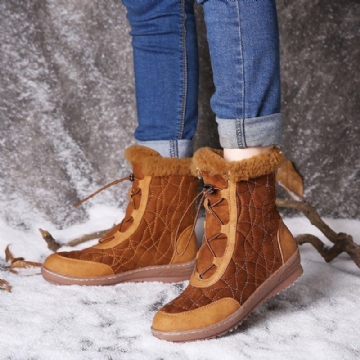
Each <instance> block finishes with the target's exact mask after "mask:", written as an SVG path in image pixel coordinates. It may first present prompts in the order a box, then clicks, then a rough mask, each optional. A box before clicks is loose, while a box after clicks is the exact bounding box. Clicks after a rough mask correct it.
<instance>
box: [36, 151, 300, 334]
mask: <svg viewBox="0 0 360 360" xmlns="http://www.w3.org/2000/svg"><path fill="white" fill-rule="evenodd" d="M125 157H126V158H127V160H128V161H129V162H130V163H131V164H132V167H133V173H132V174H131V175H130V176H129V178H128V179H129V180H130V181H131V182H132V187H131V190H130V192H129V199H130V201H129V204H128V207H127V209H126V214H125V217H124V220H123V221H122V222H121V223H120V224H119V225H117V226H115V227H114V228H113V229H112V230H111V232H110V233H108V234H107V235H106V236H105V237H104V238H102V239H101V240H100V241H99V244H97V245H95V246H93V247H91V248H88V249H84V250H80V251H71V252H61V253H56V254H53V255H51V256H50V257H48V258H47V259H46V261H45V263H44V265H43V267H42V274H43V276H44V278H45V279H46V280H48V281H49V282H52V283H55V284H80V285H110V284H117V283H120V282H125V281H162V282H178V281H183V280H188V279H190V283H189V285H188V286H187V288H186V289H185V290H184V291H183V292H182V293H181V294H180V295H179V296H178V297H177V298H176V299H174V300H173V301H171V302H170V303H169V304H167V305H165V306H163V307H162V308H161V309H160V310H159V311H158V312H157V313H156V315H155V317H154V320H153V324H152V333H153V335H154V336H156V337H158V338H160V339H165V340H170V341H191V340H199V339H207V338H212V337H216V336H219V335H222V334H225V333H227V332H228V331H230V330H232V329H234V328H235V327H236V326H237V325H238V324H240V323H241V322H242V320H244V319H245V318H246V317H247V316H248V315H249V314H250V313H251V312H252V311H253V310H255V309H256V308H257V307H258V306H259V305H261V304H262V303H263V302H264V301H266V300H267V299H269V298H270V297H272V296H274V295H275V294H277V293H279V292H280V291H281V290H283V289H285V288H286V287H288V286H289V285H291V284H292V283H293V282H294V281H295V280H296V279H297V278H298V277H299V276H300V275H301V274H302V268H301V265H300V256H299V251H298V248H297V244H296V242H295V240H294V238H293V236H292V235H291V233H290V232H289V230H288V229H287V227H286V226H285V225H284V223H283V222H282V220H281V218H280V215H279V212H278V210H277V208H276V205H275V199H276V195H275V174H274V172H275V170H276V169H277V168H278V167H279V165H280V164H281V162H282V161H283V154H282V152H281V151H280V150H279V149H277V148H274V149H271V150H269V151H267V152H265V153H263V154H260V155H257V156H254V157H252V158H250V159H246V160H243V161H233V162H228V161H225V160H224V159H223V157H222V152H221V151H218V150H213V149H210V148H202V149H200V150H198V151H197V152H196V153H195V155H194V157H193V159H172V158H162V157H161V156H160V155H159V154H158V153H157V152H156V151H153V150H151V149H148V148H146V147H143V146H139V145H135V146H132V147H130V148H128V149H127V150H126V152H125ZM197 176H199V177H201V178H203V180H204V184H205V185H204V188H203V190H202V191H201V193H200V194H198V195H196V192H197V188H198V179H197ZM196 198H201V203H203V204H204V207H205V209H206V219H205V225H204V227H205V229H204V238H203V242H202V246H201V248H200V250H199V251H198V247H197V240H196V235H195V232H194V227H195V222H196V218H195V211H194V207H195V199H196Z"/></svg>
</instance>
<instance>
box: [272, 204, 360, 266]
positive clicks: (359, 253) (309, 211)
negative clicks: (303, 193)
mask: <svg viewBox="0 0 360 360" xmlns="http://www.w3.org/2000/svg"><path fill="white" fill-rule="evenodd" d="M276 205H277V206H279V207H283V208H291V209H295V210H298V211H300V212H302V213H303V214H304V215H305V216H306V217H307V218H308V219H309V220H310V223H311V224H312V225H314V226H316V227H317V228H318V229H319V230H320V231H321V232H322V233H323V234H324V235H325V236H326V238H327V239H329V240H330V241H331V242H332V243H333V244H334V245H333V246H332V247H329V246H327V245H325V244H324V243H323V242H322V241H321V240H320V239H319V238H318V237H316V236H315V235H311V234H304V235H299V236H297V237H296V241H297V242H298V244H299V245H302V244H311V245H312V246H314V248H315V249H316V250H317V251H318V252H319V254H320V255H321V256H322V257H323V258H324V259H325V261H326V262H330V261H332V260H334V259H335V258H336V257H337V256H339V255H340V254H341V253H343V252H346V253H348V254H349V256H350V257H351V259H352V260H353V261H354V262H355V264H356V265H357V266H358V267H359V268H360V245H358V244H356V243H355V242H354V240H353V237H352V236H351V235H348V234H344V233H336V232H335V231H334V230H332V229H331V228H330V226H329V225H327V224H326V223H325V222H324V221H323V220H322V219H321V217H320V216H319V214H318V212H317V211H316V209H315V208H314V207H313V206H311V205H310V204H309V203H307V202H306V201H297V200H292V199H276Z"/></svg>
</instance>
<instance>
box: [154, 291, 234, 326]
mask: <svg viewBox="0 0 360 360" xmlns="http://www.w3.org/2000/svg"><path fill="white" fill-rule="evenodd" d="M239 308H240V304H239V303H238V302H237V301H236V300H234V299H232V298H223V299H220V300H217V301H214V302H212V303H210V304H208V305H206V306H202V307H200V308H197V309H194V310H189V311H184V312H180V313H169V312H166V311H164V308H162V309H160V310H159V311H158V312H157V313H156V314H155V317H154V319H153V324H152V329H153V330H155V331H160V332H175V331H191V330H201V329H204V328H207V327H209V326H213V325H215V324H217V323H219V322H220V321H222V320H224V319H226V318H227V317H229V316H230V315H232V314H233V313H234V312H236V311H237V310H238V309H239Z"/></svg>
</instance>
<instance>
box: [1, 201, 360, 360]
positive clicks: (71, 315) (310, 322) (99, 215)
mask: <svg viewBox="0 0 360 360" xmlns="http://www.w3.org/2000/svg"><path fill="white" fill-rule="evenodd" d="M89 214H90V217H89V220H88V221H87V222H86V223H85V224H81V225H76V226H72V227H71V228H69V229H66V230H62V231H59V230H56V229H55V227H54V226H53V225H52V224H51V223H49V222H47V221H45V220H43V219H41V218H36V219H35V220H34V222H33V227H32V228H31V229H30V230H28V231H26V232H25V231H20V230H14V229H12V228H10V227H9V226H8V225H7V224H6V223H5V221H4V220H3V219H0V265H4V264H5V255H4V253H3V250H4V249H5V247H6V246H7V245H8V244H11V251H12V252H13V253H14V255H15V256H23V257H25V258H26V260H31V261H39V262H42V261H43V260H44V259H45V257H46V256H47V255H49V254H50V251H49V250H48V249H47V247H46V244H45V242H44V241H43V240H42V238H41V237H40V235H39V233H38V228H39V227H42V228H44V229H47V230H49V231H50V232H51V233H52V234H53V236H54V237H55V238H56V239H58V240H60V241H62V242H66V241H68V240H70V239H71V238H74V237H76V236H78V235H81V234H84V233H89V232H92V231H95V230H101V229H104V228H107V227H110V226H111V225H112V224H113V223H114V222H118V221H119V220H120V219H121V216H122V213H121V212H120V211H119V210H118V209H116V208H112V207H107V206H101V205H96V206H93V207H92V208H91V209H90V211H89ZM326 221H327V222H328V223H329V224H330V225H331V226H332V227H333V228H334V229H335V230H337V231H343V232H348V233H350V234H353V235H354V236H355V237H356V236H357V237H358V239H359V233H360V221H355V220H329V219H326ZM286 223H287V225H288V226H289V227H290V229H291V230H292V232H293V233H294V234H299V233H307V232H309V233H314V234H316V235H319V236H321V234H319V232H318V231H317V230H316V229H315V228H313V227H312V226H311V225H310V224H309V222H308V221H307V220H306V219H305V218H292V219H287V220H286ZM200 229H201V224H198V227H197V230H198V233H199V232H200V231H201V230H200ZM84 246H89V243H87V244H86V245H82V247H84ZM301 255H302V262H303V267H304V271H305V272H304V275H303V276H302V277H301V278H300V280H298V282H297V283H296V284H295V285H294V286H292V287H290V288H289V289H287V290H286V291H284V292H283V293H281V294H280V295H278V296H277V297H275V298H273V299H271V300H269V301H268V302H267V303H266V304H264V305H263V306H262V307H261V308H259V309H258V310H257V311H256V312H255V313H254V314H253V315H252V316H251V317H250V318H249V319H248V320H247V321H245V322H244V323H243V324H242V325H241V326H240V327H239V328H238V329H237V330H236V331H235V333H232V334H231V335H227V336H224V337H222V338H220V339H214V340H207V341H202V342H193V343H186V344H173V343H169V342H165V341H161V340H158V339H156V338H154V337H152V335H151V332H150V325H151V321H152V317H153V315H154V314H155V312H156V310H157V309H158V308H159V307H160V306H161V305H162V304H164V303H166V302H168V301H170V300H171V299H172V298H174V297H175V296H176V295H177V294H178V293H179V292H180V291H181V290H182V289H183V288H184V286H185V285H186V283H180V284H161V283H137V284H131V283H128V284H119V285H116V286H112V287H80V286H63V287H60V286H55V285H51V284H49V283H47V282H45V281H44V280H43V278H42V277H41V275H33V273H34V271H26V272H23V273H22V275H15V274H11V273H9V272H4V271H1V270H0V278H2V279H5V280H7V281H9V282H10V283H11V285H12V292H11V293H7V292H4V291H1V292H0V359H1V360H5V359H6V360H10V359H12V360H28V359H33V360H35V359H39V360H40V359H41V360H42V359H44V360H48V359H51V360H56V359H66V360H72V359H76V360H82V359H114V360H115V359H124V360H125V359H132V360H133V359H134V360H141V359H146V360H152V359H154V360H155V359H157V360H160V359H164V360H167V359H169V360H180V359H182V360H185V359H189V360H190V359H191V360H197V359H199V360H212V359H214V360H215V359H217V360H218V359H221V360H228V359H229V360H230V359H276V360H277V359H294V360H296V359H301V360H302V359H317V360H321V359H331V360H336V359H339V360H340V359H346V360H348V359H359V358H360V341H359V324H360V308H359V298H360V269H358V268H357V267H356V266H355V265H354V263H352V262H351V261H350V260H349V258H348V257H347V256H346V255H342V256H340V257H339V258H338V259H336V260H334V261H333V262H332V263H331V264H327V263H325V262H324V261H323V259H322V258H321V257H320V256H319V255H318V254H317V253H316V252H315V251H314V250H313V249H312V248H311V247H310V245H306V246H303V247H302V248H301ZM36 272H38V271H36ZM27 275H32V276H27Z"/></svg>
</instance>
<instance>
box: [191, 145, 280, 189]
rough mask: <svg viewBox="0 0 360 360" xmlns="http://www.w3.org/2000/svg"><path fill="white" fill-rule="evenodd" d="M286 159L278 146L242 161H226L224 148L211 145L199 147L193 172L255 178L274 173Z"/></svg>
mask: <svg viewBox="0 0 360 360" xmlns="http://www.w3.org/2000/svg"><path fill="white" fill-rule="evenodd" d="M283 161H284V154H283V152H282V151H281V150H280V149H278V148H273V149H271V150H269V151H266V152H265V153H263V154H259V155H256V156H253V157H251V158H249V159H245V160H242V161H226V160H225V159H224V158H223V151H222V150H215V149H211V148H209V147H205V148H202V149H199V150H198V151H197V152H196V153H195V155H194V158H193V165H192V173H193V175H194V176H198V175H199V174H198V171H199V169H201V170H202V171H206V172H209V175H211V176H214V175H220V176H222V177H224V178H225V179H230V180H231V181H235V182H238V181H241V180H249V179H254V178H257V177H259V176H262V175H268V174H271V173H273V172H274V171H275V170H276V169H277V168H279V166H280V165H281V164H282V162H283Z"/></svg>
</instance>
